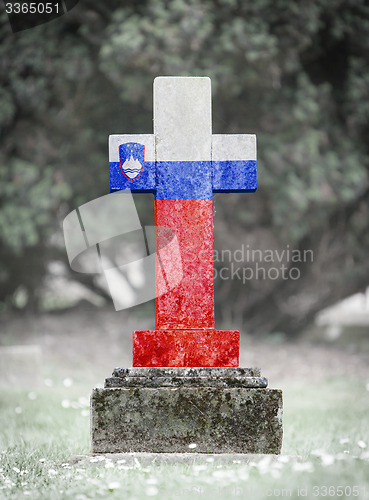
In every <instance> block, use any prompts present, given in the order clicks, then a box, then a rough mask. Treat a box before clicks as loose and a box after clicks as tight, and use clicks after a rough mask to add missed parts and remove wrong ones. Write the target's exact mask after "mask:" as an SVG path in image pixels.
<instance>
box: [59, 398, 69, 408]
mask: <svg viewBox="0 0 369 500" xmlns="http://www.w3.org/2000/svg"><path fill="white" fill-rule="evenodd" d="M61 405H62V407H63V408H69V407H70V401H69V399H63V401H62V402H61Z"/></svg>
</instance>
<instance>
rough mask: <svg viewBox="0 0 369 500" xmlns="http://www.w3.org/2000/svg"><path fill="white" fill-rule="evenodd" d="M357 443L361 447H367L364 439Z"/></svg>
mask: <svg viewBox="0 0 369 500" xmlns="http://www.w3.org/2000/svg"><path fill="white" fill-rule="evenodd" d="M357 445H358V447H359V448H362V449H364V448H366V443H365V442H364V441H361V439H360V441H358V442H357Z"/></svg>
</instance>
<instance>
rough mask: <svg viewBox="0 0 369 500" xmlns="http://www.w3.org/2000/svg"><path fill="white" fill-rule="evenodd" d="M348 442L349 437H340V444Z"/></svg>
mask: <svg viewBox="0 0 369 500" xmlns="http://www.w3.org/2000/svg"><path fill="white" fill-rule="evenodd" d="M349 442H350V440H349V438H341V439H340V444H347V443H349Z"/></svg>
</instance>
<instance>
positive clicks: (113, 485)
mask: <svg viewBox="0 0 369 500" xmlns="http://www.w3.org/2000/svg"><path fill="white" fill-rule="evenodd" d="M119 488H120V483H118V481H112V482H111V483H109V484H108V490H109V491H114V490H119Z"/></svg>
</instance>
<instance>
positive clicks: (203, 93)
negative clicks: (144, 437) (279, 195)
mask: <svg viewBox="0 0 369 500" xmlns="http://www.w3.org/2000/svg"><path fill="white" fill-rule="evenodd" d="M132 141H136V142H137V144H136V146H138V147H137V149H136V150H137V151H138V150H139V148H140V147H141V146H142V145H143V146H144V151H145V156H144V158H145V160H142V165H143V168H142V171H141V172H140V169H139V167H137V162H136V166H134V165H133V163H132V162H133V160H134V158H133V157H132V158H130V161H128V158H127V162H125V163H124V164H123V165H122V159H121V157H120V158H119V161H120V163H119V161H118V154H117V150H118V149H119V150H120V151H123V155H124V151H125V150H127V148H128V150H129V151H133V149H134V148H132V149H130V144H129V143H130V142H132ZM127 143H128V146H129V147H128V146H127ZM138 143H140V144H138ZM140 145H141V146H140ZM136 146H135V147H136ZM129 154H131V153H129ZM132 154H133V155H134V154H135V153H133V152H132ZM129 163H130V167H129V169H127V170H126V172H125V171H124V168H125V165H128V164H129ZM127 168H128V167H127ZM133 170H134V172H133V173H132V171H133ZM133 176H135V177H133ZM110 177H111V191H115V190H118V189H127V188H129V189H131V190H132V191H139V192H145V191H146V192H152V193H154V194H155V225H156V226H159V227H163V226H164V227H170V228H172V229H173V230H174V231H175V233H176V237H177V240H178V242H179V246H180V251H181V260H182V270H183V278H182V281H181V283H180V284H179V285H178V286H177V287H175V288H174V289H173V290H170V291H169V292H166V293H164V294H161V293H160V292H161V290H163V289H165V281H166V279H167V277H166V276H165V275H163V273H162V272H161V268H162V266H161V265H159V262H158V261H157V264H158V265H157V267H156V290H157V298H156V330H154V331H147V330H145V331H135V332H134V334H133V366H237V365H238V350H239V332H238V331H233V330H232V331H217V330H215V329H214V285H213V201H212V199H213V192H222V191H226V192H230V191H241V192H251V191H255V190H256V142H255V136H252V135H224V136H221V135H212V131H211V83H210V79H209V78H190V77H159V78H156V79H155V82H154V134H153V135H137V136H132V135H129V136H128V135H126V136H124V135H123V136H110ZM129 177H131V178H129ZM132 177H133V178H132ZM165 243H166V241H165V233H161V232H160V231H159V232H158V236H157V240H156V248H157V254H158V257H157V258H160V251H159V252H158V249H160V248H162V247H164V246H165ZM161 257H162V258H163V256H161ZM165 258H166V257H165V256H164V260H165ZM169 258H170V257H169ZM160 264H164V269H166V268H173V266H170V265H167V264H170V262H169V263H168V262H163V263H160Z"/></svg>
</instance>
